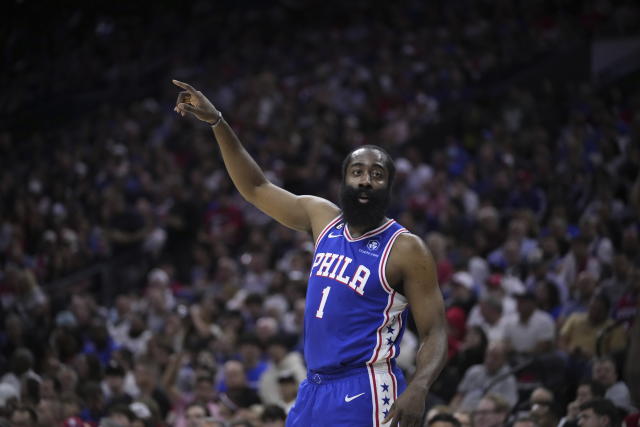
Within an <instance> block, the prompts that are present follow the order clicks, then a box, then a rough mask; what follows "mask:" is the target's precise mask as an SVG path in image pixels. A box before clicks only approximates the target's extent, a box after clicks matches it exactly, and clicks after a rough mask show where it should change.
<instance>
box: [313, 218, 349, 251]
mask: <svg viewBox="0 0 640 427" xmlns="http://www.w3.org/2000/svg"><path fill="white" fill-rule="evenodd" d="M341 219H342V214H340V215H338V216H337V217H335V218H334V219H332V220H331V222H330V223H329V224H327V225H326V226H325V227H324V228H323V229H322V231H321V232H320V234H318V240H316V244H315V246H314V247H313V251H314V252H315V251H316V249H318V245H319V244H320V241H321V240H322V238H323V237H324V235H325V234H327V231H329V230H330V229H331V228H332V227H333V226H334V225H336V222H338V221H340V220H341ZM345 228H346V227H345Z"/></svg>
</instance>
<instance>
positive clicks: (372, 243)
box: [367, 239, 380, 251]
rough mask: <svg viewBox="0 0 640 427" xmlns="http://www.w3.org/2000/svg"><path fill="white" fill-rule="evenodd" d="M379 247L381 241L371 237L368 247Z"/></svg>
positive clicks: (376, 248)
mask: <svg viewBox="0 0 640 427" xmlns="http://www.w3.org/2000/svg"><path fill="white" fill-rule="evenodd" d="M379 247H380V241H378V240H377V239H371V240H369V241H368V242H367V248H369V250H370V251H377V250H378V248H379Z"/></svg>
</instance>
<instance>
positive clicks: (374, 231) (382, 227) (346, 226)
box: [344, 219, 396, 242]
mask: <svg viewBox="0 0 640 427" xmlns="http://www.w3.org/2000/svg"><path fill="white" fill-rule="evenodd" d="M395 222H396V221H395V220H394V219H390V220H389V221H387V222H386V223H384V224H382V225H381V226H380V227H378V228H376V229H374V230H371V231H368V232H366V233H364V234H363V235H362V236H360V237H356V238H353V237H351V233H349V225H348V224H346V225H345V227H344V234H345V237H346V238H347V240H348V241H350V242H357V241H360V240H363V239H366V238H367V237H371V236H373V235H375V234H379V233H382V232H383V231H384V230H386V229H387V228H389V227H391V226H392V225H393V223H395Z"/></svg>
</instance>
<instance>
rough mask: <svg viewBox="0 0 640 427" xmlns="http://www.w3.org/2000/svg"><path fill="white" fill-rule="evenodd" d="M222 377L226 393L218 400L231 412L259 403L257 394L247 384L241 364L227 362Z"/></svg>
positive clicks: (231, 361) (234, 361) (233, 361)
mask: <svg viewBox="0 0 640 427" xmlns="http://www.w3.org/2000/svg"><path fill="white" fill-rule="evenodd" d="M223 376H224V381H225V384H226V391H225V392H224V393H223V394H222V395H221V396H220V399H221V402H222V403H223V404H224V405H226V406H227V408H228V409H231V410H232V412H235V411H237V410H238V409H241V408H248V407H250V406H251V405H254V404H256V403H260V398H259V397H258V394H257V393H256V391H255V390H254V389H253V388H251V387H250V386H249V384H248V382H247V376H246V373H245V371H244V366H243V365H242V363H241V362H239V361H237V360H229V361H228V362H227V363H225V364H224V367H223Z"/></svg>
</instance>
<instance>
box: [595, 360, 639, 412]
mask: <svg viewBox="0 0 640 427" xmlns="http://www.w3.org/2000/svg"><path fill="white" fill-rule="evenodd" d="M592 377H593V380H594V381H597V382H599V383H600V384H602V385H603V386H604V387H605V388H606V391H605V393H604V397H605V399H608V400H609V401H611V402H612V403H613V404H614V405H616V406H617V407H619V408H622V409H624V410H625V411H627V412H628V413H631V412H635V411H636V408H635V407H634V406H633V403H632V402H631V394H630V392H629V387H627V384H625V382H624V381H622V380H620V379H619V378H618V369H617V367H616V364H615V362H614V360H613V359H611V358H609V357H603V358H599V359H596V360H595V361H594V362H593V368H592Z"/></svg>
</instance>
